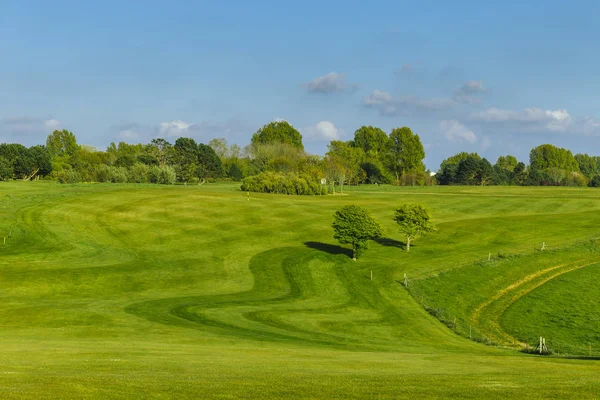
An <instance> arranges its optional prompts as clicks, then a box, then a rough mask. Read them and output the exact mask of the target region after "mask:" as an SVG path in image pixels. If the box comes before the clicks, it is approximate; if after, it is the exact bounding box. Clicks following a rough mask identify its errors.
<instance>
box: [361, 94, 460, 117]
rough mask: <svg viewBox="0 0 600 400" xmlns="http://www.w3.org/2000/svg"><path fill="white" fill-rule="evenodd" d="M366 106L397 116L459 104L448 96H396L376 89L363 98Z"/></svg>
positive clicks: (442, 109) (385, 114) (446, 108)
mask: <svg viewBox="0 0 600 400" xmlns="http://www.w3.org/2000/svg"><path fill="white" fill-rule="evenodd" d="M363 105H364V106H365V107H370V108H375V109H376V110H378V111H379V113H380V114H381V115H384V116H395V115H403V114H406V113H409V112H415V111H417V112H433V111H444V110H449V109H451V108H453V107H455V106H456V105H457V103H456V101H454V100H453V99H447V98H436V99H420V98H418V97H401V98H395V97H393V96H392V95H391V94H390V93H388V92H384V91H381V90H374V91H373V92H372V93H371V94H370V95H368V96H366V97H365V98H364V99H363Z"/></svg>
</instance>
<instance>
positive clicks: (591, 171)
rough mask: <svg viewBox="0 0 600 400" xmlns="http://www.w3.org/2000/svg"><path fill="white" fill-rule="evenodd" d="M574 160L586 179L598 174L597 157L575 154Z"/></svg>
mask: <svg viewBox="0 0 600 400" xmlns="http://www.w3.org/2000/svg"><path fill="white" fill-rule="evenodd" d="M575 160H576V161H577V165H578V166H579V170H580V171H581V173H582V174H583V175H585V176H586V177H587V178H588V179H592V178H593V177H594V176H596V175H597V174H598V172H599V171H598V163H597V158H596V157H592V156H589V155H587V154H575Z"/></svg>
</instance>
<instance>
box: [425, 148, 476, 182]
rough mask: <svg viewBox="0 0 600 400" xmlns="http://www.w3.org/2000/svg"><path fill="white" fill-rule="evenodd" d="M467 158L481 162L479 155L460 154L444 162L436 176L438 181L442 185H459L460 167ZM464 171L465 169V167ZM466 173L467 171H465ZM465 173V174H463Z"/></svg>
mask: <svg viewBox="0 0 600 400" xmlns="http://www.w3.org/2000/svg"><path fill="white" fill-rule="evenodd" d="M467 158H474V159H478V160H480V159H481V157H479V155H478V154H477V153H470V154H469V153H466V152H462V153H458V154H455V155H453V156H452V157H449V158H447V159H445V160H444V161H442V164H441V165H440V169H439V171H438V173H437V175H436V179H437V180H438V183H439V184H440V185H455V184H457V183H458V166H459V164H460V163H461V161H463V160H465V159H467ZM463 169H464V167H463ZM465 172H466V171H465ZM463 173H464V172H463Z"/></svg>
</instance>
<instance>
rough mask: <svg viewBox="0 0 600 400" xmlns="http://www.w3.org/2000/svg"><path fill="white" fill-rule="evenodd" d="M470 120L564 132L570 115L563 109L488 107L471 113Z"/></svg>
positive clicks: (531, 129) (530, 129)
mask: <svg viewBox="0 0 600 400" xmlns="http://www.w3.org/2000/svg"><path fill="white" fill-rule="evenodd" d="M471 120H473V121H476V122H482V123H490V124H505V125H507V127H511V128H513V129H514V128H517V129H520V130H521V131H527V132H531V131H552V132H565V131H567V130H568V129H569V128H571V122H572V120H571V116H570V115H569V113H568V112H567V110H565V109H559V110H543V109H541V108H526V109H524V110H523V111H513V110H503V109H499V108H488V109H487V110H484V111H479V112H475V113H472V114H471Z"/></svg>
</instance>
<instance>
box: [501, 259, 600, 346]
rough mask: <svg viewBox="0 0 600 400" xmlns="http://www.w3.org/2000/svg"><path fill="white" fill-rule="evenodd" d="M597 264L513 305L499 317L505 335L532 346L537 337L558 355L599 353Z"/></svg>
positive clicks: (549, 285) (569, 275)
mask: <svg viewBox="0 0 600 400" xmlns="http://www.w3.org/2000/svg"><path fill="white" fill-rule="evenodd" d="M599 276H600V264H594V265H591V266H589V267H587V268H582V269H579V270H576V271H572V272H569V273H566V274H564V275H562V276H559V277H557V278H556V279H553V280H551V281H549V282H548V283H546V284H544V285H543V286H540V287H539V288H536V290H534V291H532V292H531V294H529V295H528V296H525V297H522V298H520V299H519V300H517V301H516V302H514V303H513V304H512V305H511V306H510V307H509V308H508V309H507V311H506V312H505V313H504V314H503V315H502V317H501V320H500V322H501V324H502V326H503V327H504V329H505V330H506V331H507V332H510V333H511V334H513V335H514V336H515V337H518V338H522V340H525V341H528V342H530V343H534V342H535V341H536V339H537V338H539V336H540V334H543V335H544V336H545V337H546V341H547V344H548V346H550V348H551V349H552V350H554V351H555V352H558V353H568V354H585V355H589V351H590V349H589V345H590V344H591V345H592V349H591V351H592V355H594V356H598V355H599V354H600V329H599V328H600V314H599V312H598V299H599V298H600V289H599V286H598V277H599Z"/></svg>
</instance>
